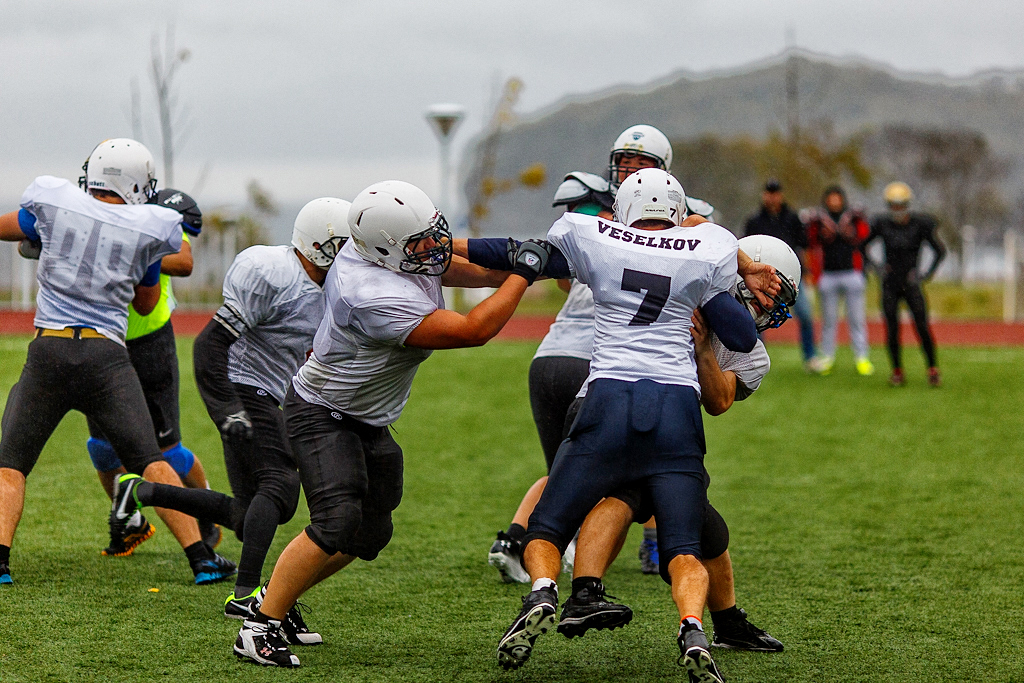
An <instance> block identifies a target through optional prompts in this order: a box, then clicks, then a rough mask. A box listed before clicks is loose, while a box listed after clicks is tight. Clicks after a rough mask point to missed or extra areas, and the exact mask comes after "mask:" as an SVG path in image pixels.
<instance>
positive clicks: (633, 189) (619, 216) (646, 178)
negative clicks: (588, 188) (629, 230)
mask: <svg viewBox="0 0 1024 683" xmlns="http://www.w3.org/2000/svg"><path fill="white" fill-rule="evenodd" d="M613 210H614V211H615V220H617V221H618V222H620V223H622V224H623V225H630V226H631V225H633V224H634V223H636V222H637V221H639V220H644V219H655V220H662V221H668V222H669V223H671V224H673V225H679V224H680V223H682V222H683V219H684V218H686V193H685V192H683V186H682V185H680V184H679V181H678V180H676V179H675V178H674V177H673V176H672V175H671V174H670V173H668V172H667V171H663V170H661V169H660V168H641V169H640V170H639V171H637V172H636V173H633V174H631V175H630V176H629V177H628V178H626V179H625V180H624V181H622V184H621V185H619V189H618V192H616V193H615V207H614V209H613Z"/></svg>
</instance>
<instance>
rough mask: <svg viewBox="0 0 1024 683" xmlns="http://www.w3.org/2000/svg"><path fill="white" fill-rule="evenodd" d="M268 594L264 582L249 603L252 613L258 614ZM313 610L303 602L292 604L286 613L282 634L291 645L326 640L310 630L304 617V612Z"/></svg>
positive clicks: (314, 643) (315, 643) (317, 642)
mask: <svg viewBox="0 0 1024 683" xmlns="http://www.w3.org/2000/svg"><path fill="white" fill-rule="evenodd" d="M266 596H267V586H266V584H264V585H263V587H262V588H260V589H259V590H258V591H256V592H255V593H253V595H252V602H250V603H249V605H250V606H249V609H250V610H251V613H252V614H256V610H258V609H259V608H260V605H262V604H263V598H265V597H266ZM312 611H313V610H312V608H310V607H309V606H308V605H306V604H304V603H301V602H296V603H295V604H294V605H292V608H291V609H290V610H288V614H286V615H284V621H282V622H281V635H282V637H284V639H285V642H286V643H288V644H289V645H320V644H322V643H323V642H324V639H323V636H321V635H320V634H319V633H317V632H316V631H310V630H309V627H308V626H306V621H305V619H303V618H302V613H303V612H312Z"/></svg>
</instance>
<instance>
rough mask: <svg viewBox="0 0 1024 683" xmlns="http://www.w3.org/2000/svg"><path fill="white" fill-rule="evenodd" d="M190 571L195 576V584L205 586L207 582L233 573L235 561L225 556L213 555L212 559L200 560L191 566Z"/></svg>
mask: <svg viewBox="0 0 1024 683" xmlns="http://www.w3.org/2000/svg"><path fill="white" fill-rule="evenodd" d="M192 573H193V574H195V576H196V585H197V586H205V585H206V584H208V583H217V582H219V581H223V580H224V579H227V578H229V577H231V576H233V575H234V573H235V563H234V562H232V561H231V560H229V559H227V558H226V557H221V556H220V555H216V554H215V555H214V556H213V559H212V560H201V561H199V562H196V563H195V565H193V566H192Z"/></svg>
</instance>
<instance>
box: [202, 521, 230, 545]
mask: <svg viewBox="0 0 1024 683" xmlns="http://www.w3.org/2000/svg"><path fill="white" fill-rule="evenodd" d="M196 523H197V524H199V535H200V536H202V537H203V543H205V544H206V545H207V546H208V547H209V548H210V550H213V549H214V548H216V547H217V546H219V545H220V540H221V538H223V536H224V535H223V534H222V533H221V530H220V526H218V525H217V524H214V523H213V522H208V521H206V520H205V519H197V520H196Z"/></svg>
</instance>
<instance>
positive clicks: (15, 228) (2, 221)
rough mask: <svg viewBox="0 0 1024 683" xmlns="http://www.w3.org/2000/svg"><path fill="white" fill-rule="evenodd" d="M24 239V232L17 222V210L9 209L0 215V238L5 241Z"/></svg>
mask: <svg viewBox="0 0 1024 683" xmlns="http://www.w3.org/2000/svg"><path fill="white" fill-rule="evenodd" d="M23 239H25V233H23V232H22V231H21V225H20V224H19V223H18V212H17V211H11V212H10V213H5V214H4V215H2V216H0V240H4V241H5V242H19V241H21V240H23Z"/></svg>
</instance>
